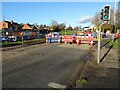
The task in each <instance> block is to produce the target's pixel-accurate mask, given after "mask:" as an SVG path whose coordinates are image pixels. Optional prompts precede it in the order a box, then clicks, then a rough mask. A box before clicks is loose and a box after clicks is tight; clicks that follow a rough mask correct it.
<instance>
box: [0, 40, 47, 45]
mask: <svg viewBox="0 0 120 90" xmlns="http://www.w3.org/2000/svg"><path fill="white" fill-rule="evenodd" d="M39 40H40V41H44V40H45V38H40V39H33V40H24V41H23V43H32V42H36V41H39ZM21 44H22V41H17V42H2V43H0V46H13V45H21Z"/></svg>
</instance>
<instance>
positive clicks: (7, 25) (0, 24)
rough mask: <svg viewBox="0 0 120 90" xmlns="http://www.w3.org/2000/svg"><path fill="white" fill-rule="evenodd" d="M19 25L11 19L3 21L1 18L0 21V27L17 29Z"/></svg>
mask: <svg viewBox="0 0 120 90" xmlns="http://www.w3.org/2000/svg"><path fill="white" fill-rule="evenodd" d="M18 27H19V24H18V23H17V22H13V20H11V21H5V20H3V21H2V22H0V29H12V30H17V29H18Z"/></svg>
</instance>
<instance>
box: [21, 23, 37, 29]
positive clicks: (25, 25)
mask: <svg viewBox="0 0 120 90" xmlns="http://www.w3.org/2000/svg"><path fill="white" fill-rule="evenodd" d="M22 29H23V30H37V27H36V26H34V25H30V24H24V25H23V27H22Z"/></svg>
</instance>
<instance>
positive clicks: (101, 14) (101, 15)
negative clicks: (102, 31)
mask: <svg viewBox="0 0 120 90" xmlns="http://www.w3.org/2000/svg"><path fill="white" fill-rule="evenodd" d="M100 19H101V20H103V9H102V11H101V13H100Z"/></svg>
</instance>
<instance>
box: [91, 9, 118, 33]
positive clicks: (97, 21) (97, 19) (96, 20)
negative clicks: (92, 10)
mask: <svg viewBox="0 0 120 90" xmlns="http://www.w3.org/2000/svg"><path fill="white" fill-rule="evenodd" d="M102 22H103V21H102V20H101V19H100V12H98V13H96V14H95V16H94V18H93V19H92V24H94V25H95V26H96V29H98V30H99V26H100V24H101V23H102ZM113 25H114V10H113V9H111V10H110V20H109V24H106V25H103V26H102V31H103V29H105V28H106V29H109V30H110V31H111V32H112V31H113V29H114V27H113ZM115 27H116V28H117V27H118V11H117V12H116V26H115Z"/></svg>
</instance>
